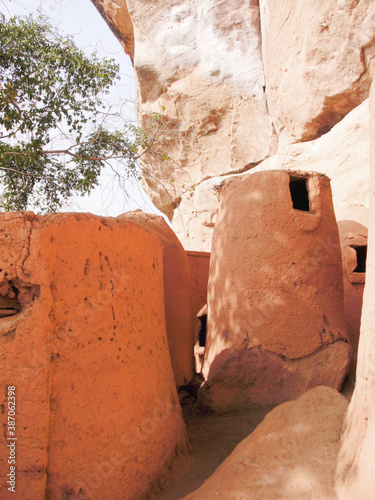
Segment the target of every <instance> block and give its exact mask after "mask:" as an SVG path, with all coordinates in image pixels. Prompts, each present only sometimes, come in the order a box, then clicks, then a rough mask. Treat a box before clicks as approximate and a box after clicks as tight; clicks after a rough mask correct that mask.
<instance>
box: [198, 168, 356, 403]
mask: <svg viewBox="0 0 375 500" xmlns="http://www.w3.org/2000/svg"><path fill="white" fill-rule="evenodd" d="M291 178H293V179H295V178H297V179H306V183H307V184H306V185H307V190H308V194H309V204H310V206H309V208H310V211H302V210H298V209H295V208H293V202H292V197H291V191H290V188H289V184H290V179H291ZM350 352H351V348H350V346H349V343H348V335H347V330H346V325H345V321H344V315H343V284H342V264H341V252H340V243H339V236H338V230H337V224H336V220H335V217H334V213H333V207H332V196H331V190H330V184H329V179H328V178H327V177H325V176H323V175H319V174H316V173H314V174H305V173H303V172H288V171H270V172H259V173H256V174H253V175H246V176H239V177H237V178H236V179H232V180H230V181H229V182H226V183H225V184H224V185H223V186H222V188H221V190H220V211H219V215H218V220H217V223H216V226H215V231H214V239H213V251H212V254H211V261H210V275H209V284H208V317H207V342H206V351H205V357H204V365H203V375H204V377H205V379H206V382H205V384H204V385H203V387H202V388H201V391H200V395H199V399H198V404H199V406H200V407H201V408H206V409H207V410H209V411H228V410H230V409H234V408H241V407H249V406H251V405H253V404H255V405H271V404H280V403H282V402H284V401H287V400H289V399H295V398H297V397H298V396H299V395H301V394H302V393H303V392H304V391H306V390H307V389H309V388H312V387H315V386H317V385H321V384H324V385H327V386H331V387H333V388H336V389H337V388H340V387H341V384H342V382H343V380H344V377H345V374H346V371H347V368H348V363H349V358H350Z"/></svg>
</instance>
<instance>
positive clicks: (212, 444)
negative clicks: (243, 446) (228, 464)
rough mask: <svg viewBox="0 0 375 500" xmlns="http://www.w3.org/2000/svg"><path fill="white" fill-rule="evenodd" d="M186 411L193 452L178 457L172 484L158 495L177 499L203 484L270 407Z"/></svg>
mask: <svg viewBox="0 0 375 500" xmlns="http://www.w3.org/2000/svg"><path fill="white" fill-rule="evenodd" d="M183 411H184V419H185V422H186V425H187V430H188V435H189V442H190V453H189V455H188V456H187V457H182V458H180V459H178V461H177V462H176V463H175V465H174V467H173V470H171V473H170V476H169V478H168V481H169V485H168V486H167V487H166V488H165V489H164V490H163V491H162V492H161V493H158V494H156V495H155V496H153V498H154V499H158V500H177V499H180V498H183V497H184V496H185V495H187V494H188V493H190V492H192V491H194V490H196V489H197V488H199V486H200V485H201V484H202V483H203V482H204V481H205V479H207V478H208V477H209V476H210V475H211V474H212V473H213V472H214V471H215V469H216V468H217V467H218V466H219V465H220V463H221V462H222V461H223V460H224V459H225V458H226V457H227V456H228V455H229V454H230V453H231V452H232V451H233V449H234V448H235V447H236V445H237V444H238V443H239V442H240V441H242V440H243V439H244V438H245V437H246V436H248V435H249V434H250V433H251V432H253V430H254V429H255V428H256V427H257V425H258V424H259V423H260V422H261V421H262V420H263V418H264V417H265V415H266V414H267V413H268V411H270V408H268V409H264V408H263V409H259V410H255V411H254V410H245V411H237V412H231V413H226V414H223V415H201V414H198V415H197V414H193V413H192V412H191V411H190V409H189V408H183Z"/></svg>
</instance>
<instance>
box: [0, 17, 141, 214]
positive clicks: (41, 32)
mask: <svg viewBox="0 0 375 500" xmlns="http://www.w3.org/2000/svg"><path fill="white" fill-rule="evenodd" d="M117 78H118V66H117V65H116V64H115V63H114V61H113V60H107V59H99V58H98V57H97V56H96V55H95V54H92V55H91V56H89V57H88V56H87V55H85V54H84V53H83V52H82V51H81V50H80V49H79V48H77V47H76V45H75V44H74V42H73V41H72V39H71V38H69V37H67V36H63V35H62V34H61V33H59V32H58V30H56V29H55V28H53V27H52V26H51V25H50V24H49V22H48V21H47V20H46V19H45V18H42V17H38V18H37V19H34V18H32V17H13V18H10V19H6V18H5V17H4V16H3V15H1V14H0V191H1V193H2V194H1V197H0V209H1V210H25V209H27V208H28V207H30V206H31V207H33V208H35V209H37V210H40V211H56V210H58V209H59V208H60V207H61V206H62V205H63V203H64V201H65V200H67V199H69V198H70V197H71V196H72V195H74V194H77V193H78V194H82V195H84V194H86V193H89V192H90V191H91V189H92V188H93V187H95V186H96V185H97V184H98V180H99V175H100V172H101V169H102V167H103V166H104V164H105V163H106V162H107V161H108V160H110V159H115V160H117V161H119V162H121V163H122V165H123V167H124V168H123V173H124V175H126V174H128V175H129V174H133V175H137V161H138V159H139V156H140V155H139V153H138V151H141V150H142V149H145V148H146V149H147V146H148V145H147V138H146V136H145V134H144V133H143V132H142V131H141V130H140V129H139V128H137V127H135V126H133V125H127V124H126V123H125V124H124V126H123V128H122V130H113V129H111V128H108V126H107V121H108V117H109V115H110V113H108V112H106V109H105V103H104V98H105V95H106V94H107V93H108V89H109V88H110V87H111V85H113V84H114V82H115V81H116V79H117ZM62 145H63V146H62Z"/></svg>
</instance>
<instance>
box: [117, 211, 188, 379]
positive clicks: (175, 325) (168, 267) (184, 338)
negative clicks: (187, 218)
mask: <svg viewBox="0 0 375 500" xmlns="http://www.w3.org/2000/svg"><path fill="white" fill-rule="evenodd" d="M121 219H125V220H129V221H132V222H135V223H136V224H138V225H139V226H141V227H144V228H145V229H147V230H148V231H149V232H150V233H151V234H153V235H155V236H156V237H157V238H158V240H159V241H160V243H161V247H162V251H163V284H164V305H165V322H166V329H167V337H168V344H169V351H170V355H171V361H172V368H173V372H174V376H175V379H176V385H177V387H180V386H182V385H187V384H188V383H189V382H190V381H191V379H192V378H193V376H194V363H193V353H194V332H193V322H192V314H191V285H190V268H189V261H188V258H187V255H186V252H185V250H184V248H183V246H182V245H181V243H180V240H179V239H178V238H177V236H176V235H175V233H174V232H173V230H172V229H171V228H170V227H169V226H168V224H167V223H166V222H165V220H164V219H163V217H161V216H159V215H155V214H149V213H146V212H142V211H141V210H136V211H135V212H130V213H126V214H123V215H122V216H121Z"/></svg>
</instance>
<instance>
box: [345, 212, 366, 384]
mask: <svg viewBox="0 0 375 500" xmlns="http://www.w3.org/2000/svg"><path fill="white" fill-rule="evenodd" d="M338 228H339V233H340V243H341V254H342V270H343V280H344V316H345V323H346V326H347V329H348V335H349V340H350V344H351V346H352V349H353V354H352V358H351V361H350V367H349V375H350V376H351V377H355V371H356V367H357V351H358V341H359V330H360V326H361V314H362V301H363V291H364V288H365V278H366V272H365V269H364V268H363V262H362V260H364V252H363V251H361V250H357V249H358V248H359V249H361V248H362V249H364V248H366V249H367V228H366V227H364V226H362V224H359V223H358V222H355V221H352V220H343V221H339V222H338ZM358 252H359V253H358Z"/></svg>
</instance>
